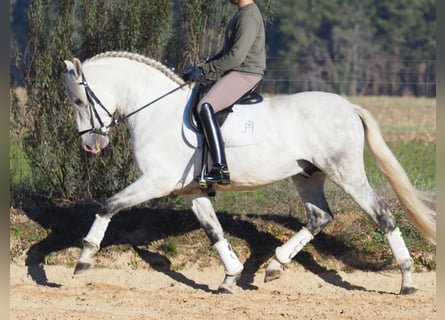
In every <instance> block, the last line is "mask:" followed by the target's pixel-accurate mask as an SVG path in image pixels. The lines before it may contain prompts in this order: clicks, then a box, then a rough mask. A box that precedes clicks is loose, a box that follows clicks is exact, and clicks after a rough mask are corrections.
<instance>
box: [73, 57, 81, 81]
mask: <svg viewBox="0 0 445 320" xmlns="http://www.w3.org/2000/svg"><path fill="white" fill-rule="evenodd" d="M73 62H74V71H75V72H76V74H77V76H78V77H81V76H82V63H81V62H80V60H79V59H77V58H74V59H73Z"/></svg>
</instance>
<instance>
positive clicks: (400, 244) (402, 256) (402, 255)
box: [385, 228, 411, 264]
mask: <svg viewBox="0 0 445 320" xmlns="http://www.w3.org/2000/svg"><path fill="white" fill-rule="evenodd" d="M385 237H386V239H388V243H389V246H390V248H391V251H392V254H393V255H394V258H395V259H396V262H397V263H398V264H400V262H401V261H403V260H411V256H410V255H409V251H408V249H407V248H406V245H405V241H404V240H403V238H402V235H401V233H400V230H399V228H395V229H394V231H392V232H390V233H387V234H385Z"/></svg>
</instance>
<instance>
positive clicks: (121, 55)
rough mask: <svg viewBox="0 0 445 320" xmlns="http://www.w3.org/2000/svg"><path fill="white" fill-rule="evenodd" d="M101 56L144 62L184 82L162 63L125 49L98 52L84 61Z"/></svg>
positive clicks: (171, 77) (178, 82)
mask: <svg viewBox="0 0 445 320" xmlns="http://www.w3.org/2000/svg"><path fill="white" fill-rule="evenodd" d="M101 58H126V59H129V60H133V61H137V62H141V63H144V64H146V65H148V66H150V67H153V68H155V69H156V70H158V71H161V72H162V73H163V74H165V75H166V76H167V77H168V78H169V79H171V80H173V81H175V82H176V83H177V84H184V81H183V80H182V78H181V77H179V76H178V75H177V74H176V73H174V72H173V71H172V70H171V69H169V68H168V67H166V66H165V65H164V64H162V63H161V62H159V61H156V60H154V59H151V58H148V57H145V56H143V55H141V54H137V53H132V52H127V51H107V52H103V53H99V54H97V55H95V56H93V57H91V58H89V59H87V60H86V61H85V62H89V61H94V60H98V59H101Z"/></svg>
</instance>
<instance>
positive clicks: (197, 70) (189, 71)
mask: <svg viewBox="0 0 445 320" xmlns="http://www.w3.org/2000/svg"><path fill="white" fill-rule="evenodd" d="M203 78H204V70H202V68H201V67H197V66H188V67H186V68H185V69H184V72H183V73H182V79H184V81H185V82H196V81H199V80H202V79H203Z"/></svg>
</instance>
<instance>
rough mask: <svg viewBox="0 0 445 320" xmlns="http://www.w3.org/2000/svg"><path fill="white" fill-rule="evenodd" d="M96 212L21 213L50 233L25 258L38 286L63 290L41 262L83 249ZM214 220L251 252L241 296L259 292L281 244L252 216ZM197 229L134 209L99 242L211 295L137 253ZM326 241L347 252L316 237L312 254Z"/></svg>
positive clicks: (331, 277)
mask: <svg viewBox="0 0 445 320" xmlns="http://www.w3.org/2000/svg"><path fill="white" fill-rule="evenodd" d="M97 211H98V206H97V205H93V204H88V205H76V206H72V207H57V206H56V207H47V208H37V209H24V212H25V214H26V215H27V216H28V217H29V218H31V219H32V220H33V221H35V222H36V223H38V224H40V225H41V226H42V227H43V228H45V229H46V230H47V231H49V233H48V235H47V237H46V238H44V239H42V240H41V241H39V242H37V243H35V244H34V245H32V246H31V247H30V248H29V250H28V251H27V253H26V260H25V264H26V266H27V268H28V274H29V275H30V277H31V278H32V279H33V280H34V281H35V282H36V283H37V284H39V285H44V286H50V287H60V286H61V284H58V283H53V282H49V281H48V277H47V275H46V272H45V269H44V265H45V259H46V257H47V256H48V255H50V254H51V253H54V252H57V251H60V250H63V249H67V248H72V247H78V248H81V239H82V238H83V237H84V236H85V235H86V234H87V233H88V230H89V228H90V227H91V224H92V223H93V221H94V216H95V212H97ZM217 215H218V218H219V220H220V222H221V224H222V226H223V229H224V230H225V232H226V233H227V234H230V235H232V236H234V237H237V238H240V239H243V240H245V241H246V242H247V244H248V246H249V248H250V251H251V254H250V256H249V257H248V259H247V260H246V261H245V263H244V270H243V272H242V275H241V277H240V279H239V281H238V285H239V286H240V287H241V288H243V289H244V290H255V289H257V287H256V286H255V285H253V280H254V276H255V274H256V273H257V272H258V271H259V270H260V268H261V267H262V266H264V265H265V264H266V262H267V261H268V260H269V259H270V258H271V257H272V256H273V253H274V250H275V248H276V247H277V246H280V245H281V242H280V241H279V240H278V239H277V238H275V237H274V236H273V235H272V234H270V233H269V232H263V231H259V230H258V228H257V227H256V226H255V224H254V223H253V221H252V219H251V218H252V217H253V216H249V215H247V216H244V217H240V216H237V215H233V214H227V213H221V212H220V213H218V214H217ZM254 218H255V219H262V220H264V222H274V223H278V224H281V225H283V226H286V227H289V228H291V229H292V230H298V229H299V228H300V227H301V223H300V222H298V221H297V220H296V219H293V218H289V217H284V216H280V215H260V216H258V215H255V216H254ZM199 227H200V225H199V222H198V221H197V220H196V218H195V216H194V215H193V213H192V212H191V211H188V210H185V211H174V210H164V209H150V208H137V209H132V210H128V211H125V212H121V213H119V214H117V215H116V216H115V217H114V218H113V220H112V221H111V223H110V225H109V228H108V230H107V232H106V234H105V238H104V240H103V242H102V248H105V247H107V246H111V245H121V244H129V245H131V246H132V247H133V249H134V250H135V252H136V253H137V254H138V255H139V256H140V257H141V258H142V259H143V260H144V261H145V262H146V263H148V264H149V265H150V267H152V268H153V269H155V270H157V271H159V272H162V273H164V274H166V275H167V276H169V277H171V278H172V279H174V280H175V281H178V282H180V283H183V284H185V285H188V286H190V287H192V288H195V289H199V290H203V291H207V292H211V290H210V289H209V287H208V286H207V285H204V284H199V283H196V282H195V281H194V280H192V279H188V278H187V277H186V276H184V275H183V274H181V273H180V272H177V271H174V270H173V269H172V268H171V264H170V261H169V260H168V259H167V258H166V257H165V256H163V255H161V254H159V253H157V252H151V251H149V250H147V249H145V248H144V249H141V248H140V247H141V246H143V245H148V244H150V243H152V242H153V241H156V240H160V239H165V238H167V237H169V236H177V235H181V234H185V233H188V232H191V231H193V230H195V229H198V228H199ZM326 241H330V242H333V241H336V246H337V250H336V251H337V252H345V251H347V250H348V249H349V248H348V247H347V246H346V245H345V244H344V243H342V242H340V241H338V240H336V239H335V238H333V237H332V236H329V235H327V234H323V233H321V234H319V235H318V236H317V238H316V239H315V240H314V241H313V242H312V244H313V246H314V247H315V249H316V250H320V251H323V250H325V249H324V245H323V243H324V242H326ZM334 256H335V253H334ZM336 258H338V259H342V255H341V254H339V255H338V256H336ZM295 260H296V261H297V262H298V263H299V264H301V265H302V266H303V267H304V268H305V269H307V270H309V271H310V272H312V273H314V274H316V275H317V276H319V277H320V278H322V279H323V280H324V281H326V282H327V283H330V284H332V285H335V286H338V287H342V288H345V289H347V290H366V289H365V288H363V287H359V286H354V285H352V284H350V283H348V282H346V281H344V280H343V279H342V278H341V276H340V275H339V274H338V273H337V272H336V271H333V270H328V269H326V268H325V267H324V266H322V265H320V264H319V263H318V262H317V261H316V260H314V258H313V257H312V255H310V254H309V253H306V252H304V251H303V252H300V253H299V254H298V255H297V256H296V258H295Z"/></svg>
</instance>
